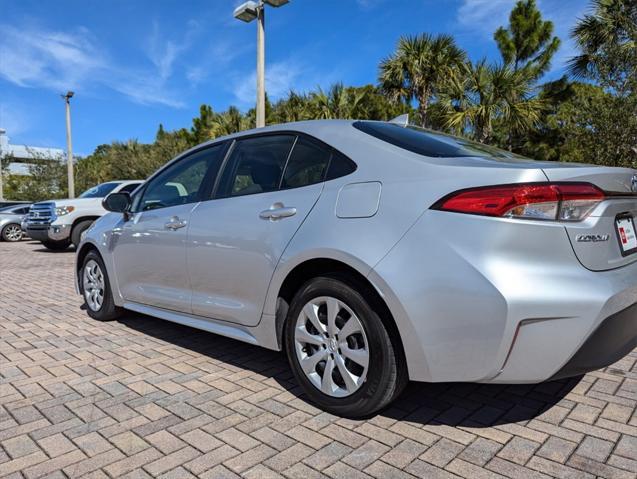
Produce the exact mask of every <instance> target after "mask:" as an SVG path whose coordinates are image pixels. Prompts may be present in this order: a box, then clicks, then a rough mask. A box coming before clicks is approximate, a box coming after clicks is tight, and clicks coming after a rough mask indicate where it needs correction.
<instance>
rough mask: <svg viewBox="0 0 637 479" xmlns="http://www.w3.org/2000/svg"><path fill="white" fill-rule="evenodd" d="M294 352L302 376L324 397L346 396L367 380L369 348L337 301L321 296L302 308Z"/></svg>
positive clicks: (351, 315)
mask: <svg viewBox="0 0 637 479" xmlns="http://www.w3.org/2000/svg"><path fill="white" fill-rule="evenodd" d="M294 349H295V351H296V357H297V359H298V361H299V365H300V366H301V369H302V370H303V372H304V373H305V376H306V377H307V378H308V379H309V381H310V382H311V383H312V384H313V385H314V386H315V387H316V388H317V389H319V390H320V391H321V392H323V393H324V394H326V395H328V396H331V397H346V396H350V395H351V394H354V393H355V392H356V391H358V390H359V389H360V387H361V386H362V385H363V383H364V382H365V379H366V378H367V369H368V366H369V344H368V342H367V337H366V335H365V331H364V329H363V325H362V323H361V321H360V319H359V318H358V317H357V316H356V314H355V313H354V311H352V309H351V308H350V307H349V306H347V305H346V304H345V303H344V302H343V301H341V300H339V299H336V298H333V297H330V296H321V297H318V298H314V299H312V300H311V301H309V302H308V303H307V304H306V305H305V306H304V307H303V309H302V310H301V313H300V314H299V316H298V318H297V321H296V326H295V328H294Z"/></svg>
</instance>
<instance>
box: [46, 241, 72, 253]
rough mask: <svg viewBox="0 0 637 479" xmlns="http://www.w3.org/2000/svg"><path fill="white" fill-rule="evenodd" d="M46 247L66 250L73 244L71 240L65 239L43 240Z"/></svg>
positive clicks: (54, 249)
mask: <svg viewBox="0 0 637 479" xmlns="http://www.w3.org/2000/svg"><path fill="white" fill-rule="evenodd" d="M42 244H43V245H44V247H45V248H47V249H50V250H53V251H64V250H65V249H66V248H68V247H69V245H70V244H71V241H70V240H65V241H42Z"/></svg>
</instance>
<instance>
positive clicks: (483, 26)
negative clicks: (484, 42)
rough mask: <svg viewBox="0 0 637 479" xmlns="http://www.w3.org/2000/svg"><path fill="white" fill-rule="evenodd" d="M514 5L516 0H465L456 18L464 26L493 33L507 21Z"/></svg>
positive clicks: (482, 32)
mask: <svg viewBox="0 0 637 479" xmlns="http://www.w3.org/2000/svg"><path fill="white" fill-rule="evenodd" d="M514 5H515V0H463V2H462V5H461V6H460V8H459V9H458V14H457V16H456V19H457V21H458V23H459V24H460V25H462V26H463V27H466V28H470V29H472V30H473V31H479V32H480V33H481V34H484V33H487V34H489V35H493V32H494V31H495V30H496V28H498V27H499V26H500V25H504V24H506V23H507V21H508V18H509V13H510V12H511V9H512V8H513V6H514Z"/></svg>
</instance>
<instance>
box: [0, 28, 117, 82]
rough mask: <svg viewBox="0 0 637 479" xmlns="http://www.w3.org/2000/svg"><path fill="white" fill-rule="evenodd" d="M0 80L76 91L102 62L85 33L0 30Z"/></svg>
mask: <svg viewBox="0 0 637 479" xmlns="http://www.w3.org/2000/svg"><path fill="white" fill-rule="evenodd" d="M0 35H2V37H3V38H4V40H3V42H2V43H1V44H0V60H1V61H0V76H3V77H4V78H6V79H7V80H8V81H10V82H12V83H15V84H16V85H19V86H47V87H49V88H51V89H55V90H62V89H64V88H76V87H77V86H78V84H79V82H80V81H81V80H82V79H83V78H85V77H86V76H88V75H90V74H91V73H92V72H94V71H96V70H99V69H101V68H103V67H104V65H105V63H104V62H105V60H104V58H103V57H102V55H101V54H100V52H99V50H98V49H97V48H96V47H95V45H94V42H93V39H92V38H91V36H90V34H89V32H88V31H86V30H84V29H79V30H77V31H75V32H71V33H67V32H47V31H43V30H35V29H34V30H28V29H27V30H25V29H23V28H16V27H13V26H0Z"/></svg>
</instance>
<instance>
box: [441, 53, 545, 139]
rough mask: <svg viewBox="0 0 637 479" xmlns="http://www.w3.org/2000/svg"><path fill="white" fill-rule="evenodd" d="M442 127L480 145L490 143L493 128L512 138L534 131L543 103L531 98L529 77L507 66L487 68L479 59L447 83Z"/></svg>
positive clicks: (443, 102)
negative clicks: (470, 137)
mask: <svg viewBox="0 0 637 479" xmlns="http://www.w3.org/2000/svg"><path fill="white" fill-rule="evenodd" d="M440 103H441V107H442V116H443V118H445V126H446V127H447V128H449V129H451V130H453V131H455V132H456V133H467V132H469V133H471V134H472V136H473V137H474V138H475V139H476V140H477V141H480V142H481V143H490V142H491V141H492V140H493V133H494V126H495V125H496V124H498V125H502V126H503V127H504V129H505V130H506V131H507V132H508V146H509V149H511V148H512V145H511V139H512V137H513V135H515V134H520V133H524V132H526V131H528V130H529V129H531V128H533V127H534V126H535V125H536V124H537V123H538V121H539V119H540V113H541V111H542V107H543V102H542V100H540V99H538V98H537V97H534V96H533V89H532V75H530V74H529V72H527V71H526V70H524V69H522V70H517V71H516V70H514V69H513V68H511V67H510V66H508V65H488V64H487V62H486V60H481V61H479V62H478V63H476V64H475V65H474V64H473V63H470V62H468V63H466V64H465V66H464V75H463V76H462V77H456V78H455V79H453V81H451V82H450V83H449V88H448V90H447V91H445V92H444V93H442V94H441V101H440Z"/></svg>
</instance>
